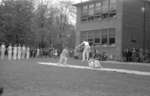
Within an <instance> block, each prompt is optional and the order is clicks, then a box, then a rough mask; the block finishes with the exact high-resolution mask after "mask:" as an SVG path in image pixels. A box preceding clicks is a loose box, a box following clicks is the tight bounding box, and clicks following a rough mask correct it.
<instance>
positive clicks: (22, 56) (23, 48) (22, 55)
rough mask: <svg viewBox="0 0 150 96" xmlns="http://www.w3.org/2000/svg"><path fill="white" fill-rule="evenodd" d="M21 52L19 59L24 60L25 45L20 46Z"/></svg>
mask: <svg viewBox="0 0 150 96" xmlns="http://www.w3.org/2000/svg"><path fill="white" fill-rule="evenodd" d="M21 51H22V52H21V53H22V54H21V58H22V59H24V58H25V55H26V47H25V45H23V46H22V49H21Z"/></svg>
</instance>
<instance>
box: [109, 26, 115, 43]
mask: <svg viewBox="0 0 150 96" xmlns="http://www.w3.org/2000/svg"><path fill="white" fill-rule="evenodd" d="M109 44H110V45H113V44H115V29H114V28H111V29H109Z"/></svg>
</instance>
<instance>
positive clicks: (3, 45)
mask: <svg viewBox="0 0 150 96" xmlns="http://www.w3.org/2000/svg"><path fill="white" fill-rule="evenodd" d="M5 51H6V47H5V44H4V43H3V44H2V45H1V59H4V57H5Z"/></svg>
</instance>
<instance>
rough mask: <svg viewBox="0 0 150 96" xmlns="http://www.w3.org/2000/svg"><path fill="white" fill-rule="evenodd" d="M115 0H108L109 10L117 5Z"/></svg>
mask: <svg viewBox="0 0 150 96" xmlns="http://www.w3.org/2000/svg"><path fill="white" fill-rule="evenodd" d="M116 3H117V1H116V0H110V10H116V7H117V4H116Z"/></svg>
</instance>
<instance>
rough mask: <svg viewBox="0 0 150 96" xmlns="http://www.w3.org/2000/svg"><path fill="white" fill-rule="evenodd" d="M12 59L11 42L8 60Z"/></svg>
mask: <svg viewBox="0 0 150 96" xmlns="http://www.w3.org/2000/svg"><path fill="white" fill-rule="evenodd" d="M11 59H12V46H11V44H9V46H8V60H11Z"/></svg>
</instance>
